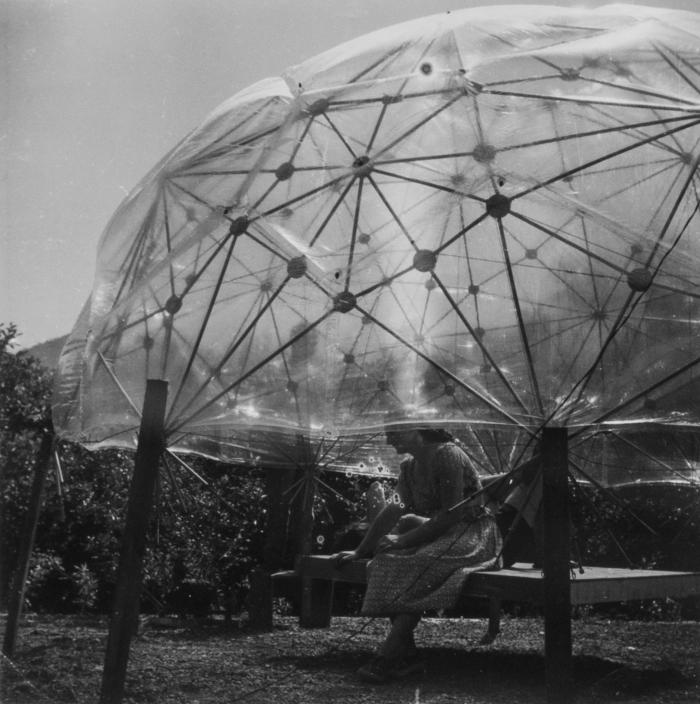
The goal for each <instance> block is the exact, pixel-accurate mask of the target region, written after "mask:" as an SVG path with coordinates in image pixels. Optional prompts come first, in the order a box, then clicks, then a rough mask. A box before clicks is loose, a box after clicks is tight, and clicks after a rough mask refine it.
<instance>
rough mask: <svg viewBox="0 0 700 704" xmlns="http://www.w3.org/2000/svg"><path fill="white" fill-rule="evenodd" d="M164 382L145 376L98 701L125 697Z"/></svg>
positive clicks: (159, 447) (161, 440) (159, 450)
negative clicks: (139, 422) (132, 470)
mask: <svg viewBox="0 0 700 704" xmlns="http://www.w3.org/2000/svg"><path fill="white" fill-rule="evenodd" d="M167 396H168V384H167V382H166V381H161V380H158V379H149V380H148V381H147V382H146V395H145V398H144V402H143V415H142V418H141V428H140V431H139V438H138V446H137V449H136V458H135V460H134V473H133V476H132V478H131V485H130V487H129V501H128V506H127V513H126V523H125V526H124V536H123V538H122V547H121V553H120V556H119V572H118V574H117V585H116V589H115V594H114V607H113V611H112V619H111V622H110V626H109V636H108V639H107V651H106V654H105V665H104V670H103V672H102V689H101V691H100V704H119V703H120V702H121V701H122V699H123V697H124V682H125V680H126V666H127V662H128V660H129V647H130V645H131V637H132V635H133V633H134V631H135V630H136V626H137V624H138V616H139V601H140V597H141V586H142V581H143V555H144V551H145V547H146V533H147V530H148V524H149V520H150V517H151V512H152V509H153V497H154V494H155V486H156V479H157V477H158V465H159V462H160V458H161V455H162V454H163V450H164V448H165V433H164V428H163V425H164V419H165V404H166V400H167Z"/></svg>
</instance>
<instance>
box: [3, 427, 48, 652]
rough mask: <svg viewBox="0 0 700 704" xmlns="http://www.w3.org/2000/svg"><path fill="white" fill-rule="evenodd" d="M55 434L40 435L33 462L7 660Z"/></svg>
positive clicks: (12, 594)
mask: <svg viewBox="0 0 700 704" xmlns="http://www.w3.org/2000/svg"><path fill="white" fill-rule="evenodd" d="M53 440H54V435H53V432H52V431H50V430H46V431H44V433H43V434H42V436H41V443H40V445H39V450H38V451H37V455H36V460H35V461H34V477H33V479H32V491H31V495H30V497H29V507H28V509H27V514H26V516H25V519H24V526H23V527H22V539H21V543H20V547H19V556H18V559H17V568H16V570H15V574H14V577H13V579H12V587H11V591H10V599H9V602H8V608H7V624H6V625H5V637H4V640H3V645H2V652H3V654H4V655H6V656H7V657H8V658H13V657H14V654H15V641H16V640H17V631H18V629H19V620H20V617H21V616H22V604H23V602H24V590H25V588H26V585H27V573H28V571H29V561H30V559H31V556H32V549H33V547H34V538H35V537H36V527H37V525H38V523H39V516H40V514H41V504H42V499H43V496H44V485H45V484H46V475H47V474H48V471H49V464H50V462H51V450H52V448H53Z"/></svg>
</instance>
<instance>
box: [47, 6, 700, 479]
mask: <svg viewBox="0 0 700 704" xmlns="http://www.w3.org/2000/svg"><path fill="white" fill-rule="evenodd" d="M699 50H700V22H699V20H698V16H697V15H695V14H694V13H686V12H677V11H661V10H653V9H651V8H641V7H630V6H611V7H607V8H597V9H596V10H591V11H587V10H580V9H575V10H574V9H562V8H554V7H539V8H513V7H511V8H508V11H507V12H505V11H504V10H503V9H499V8H477V9H473V10H464V11H460V12H453V13H450V14H446V15H440V16H436V17H434V18H428V19H426V20H421V21H418V22H413V23H407V24H405V25H400V26H398V27H396V28H388V29H386V30H383V31H381V32H377V33H373V34H372V35H368V37H364V38H360V39H359V40H356V41H355V42H350V43H347V44H344V45H342V46H340V47H338V48H336V49H334V50H331V51H329V52H326V53H325V54H323V55H321V56H320V57H316V58H312V59H310V60H309V61H308V62H306V63H304V64H301V65H300V66H297V67H294V68H292V69H289V70H288V71H287V72H285V74H284V78H283V79H271V80H269V81H265V82H262V83H260V84H256V85H255V86H253V87H251V88H250V89H248V90H246V91H244V92H243V93H241V94H239V95H237V96H234V97H233V98H231V99H230V100H229V101H227V102H226V103H225V104H224V105H222V106H220V107H219V108H218V109H217V110H215V111H214V113H212V115H211V116H210V117H209V118H207V120H205V122H203V123H202V125H201V126H200V127H199V128H198V129H196V130H194V131H193V132H192V133H191V134H190V135H188V136H187V137H186V138H185V139H184V140H183V142H182V143H181V144H180V145H178V146H176V147H175V148H174V149H173V151H172V152H171V153H170V154H169V155H167V156H166V157H165V158H164V159H163V160H162V161H161V162H160V163H159V164H158V165H157V166H156V167H155V168H154V169H153V170H152V171H151V172H150V173H149V174H148V175H147V176H146V177H145V178H144V180H143V181H142V182H141V183H140V184H139V186H138V187H137V188H136V189H135V190H134V191H133V192H132V193H131V194H130V196H129V197H128V198H127V199H126V201H125V202H124V204H122V206H121V207H120V209H119V210H118V211H117V213H116V214H115V216H114V217H113V219H112V221H111V222H110V224H109V226H108V228H107V230H106V231H105V233H104V235H103V237H102V240H101V243H100V252H99V254H98V265H97V271H96V277H95V285H94V289H93V294H92V297H91V301H90V302H89V304H88V306H87V307H86V310H85V311H84V314H83V315H82V316H81V319H80V321H79V323H78V324H77V326H76V330H75V331H74V334H73V335H72V337H71V342H70V344H69V345H67V347H66V349H65V351H64V355H63V358H62V360H61V365H60V370H59V376H58V381H57V386H56V393H55V402H54V411H55V420H56V425H57V428H58V430H59V432H60V433H61V434H62V435H63V436H65V437H68V438H71V439H74V440H77V441H80V442H83V443H86V444H88V445H91V446H106V445H118V446H133V443H134V438H135V435H136V430H137V429H138V425H139V411H140V408H141V404H142V402H143V393H144V389H145V380H146V379H147V378H161V379H166V380H167V381H168V382H169V397H168V411H167V419H166V428H167V432H168V442H169V445H170V447H172V448H174V449H179V450H181V451H186V452H195V453H199V454H205V455H208V456H214V457H219V458H221V459H226V460H229V461H237V462H241V463H249V462H250V461H261V462H268V463H270V462H272V460H270V459H268V458H269V457H273V456H277V457H278V459H279V458H280V457H284V456H286V455H288V454H289V452H288V450H286V449H284V448H287V447H292V446H293V445H294V438H295V437H296V436H297V435H300V434H301V435H304V436H305V437H308V438H310V439H312V440H313V441H314V442H315V443H318V444H319V446H322V445H323V444H324V443H325V444H328V443H329V442H331V443H335V444H334V446H333V449H332V450H329V451H328V456H329V457H332V458H335V459H333V460H330V459H329V460H328V464H329V466H330V465H332V468H336V469H338V470H340V471H361V472H362V471H366V472H370V468H369V465H370V463H369V462H368V460H367V458H368V457H369V456H372V457H374V458H375V460H376V461H375V462H373V463H372V464H373V465H377V464H381V465H382V466H383V464H382V462H384V459H382V462H380V461H379V460H377V459H376V458H378V457H380V454H381V453H380V450H381V452H383V453H384V454H385V455H386V454H387V451H386V448H385V447H384V449H382V445H381V443H382V442H383V439H382V429H383V427H384V425H385V423H386V422H395V421H397V420H398V421H405V422H411V423H414V424H415V423H421V424H430V425H444V426H445V427H449V428H452V429H454V430H455V431H456V432H457V433H458V434H459V435H460V437H461V438H462V440H463V442H464V445H465V447H468V448H472V449H470V452H472V454H473V455H474V459H475V461H477V462H483V463H484V465H489V466H490V467H491V468H492V471H498V468H499V467H504V466H507V464H508V462H507V461H506V458H508V457H510V458H511V459H510V460H509V461H510V462H513V461H515V459H517V457H518V454H519V452H520V451H521V450H522V451H523V452H525V454H527V453H528V452H530V451H531V448H532V446H533V442H535V439H536V435H537V433H538V432H539V430H540V429H541V428H542V426H544V425H547V424H549V425H552V424H559V425H566V426H568V427H569V428H571V429H572V432H574V433H577V434H578V435H577V437H581V438H582V439H585V438H588V439H589V440H587V442H590V443H592V444H595V443H600V442H602V440H601V438H602V435H601V433H606V432H608V431H609V430H611V429H613V430H614V432H615V433H616V434H618V435H620V434H622V435H624V434H625V433H628V434H630V435H629V437H633V436H634V433H635V432H636V431H635V430H634V429H635V428H648V427H650V426H651V425H653V426H656V425H663V426H668V427H673V428H679V427H680V428H682V432H683V433H685V432H689V431H690V432H692V429H693V428H694V427H696V426H697V424H698V421H700V412H699V409H698V404H697V401H696V394H694V393H692V391H689V390H692V389H694V388H695V384H696V383H697V381H696V380H697V377H698V363H699V362H700V352H699V351H698V350H700V345H699V344H698V332H699V331H698V323H699V321H700V306H699V305H698V277H699V274H698V272H699V271H700V266H699V265H700V240H698V238H697V236H696V235H697V231H698V192H697V185H698V184H697V176H696V172H697V163H698V159H699V158H700V152H698V148H697V143H698V136H699V135H700V56H699V54H698V52H699ZM669 432H670V431H669ZM496 437H497V438H498V439H497V441H496V440H494V438H496ZM683 437H686V436H685V435H684V436H683ZM331 438H332V439H333V440H330V439H331ZM611 438H612V436H610V435H608V436H607V437H606V442H607V443H608V444H610V443H611V442H612V443H613V444H615V443H618V440H614V441H613V439H611ZM582 442H583V440H582ZM684 442H685V441H684ZM494 444H495V445H498V446H499V449H498V450H497V451H496V450H494V448H493V446H494ZM623 444H624V443H623ZM681 444H682V445H683V443H681ZM686 445H687V443H686ZM686 445H683V446H684V447H685V446H686ZM276 446H279V448H283V449H281V450H279V451H278V450H276V449H275V447H276ZM341 446H342V447H343V448H344V449H342V451H341V450H340V448H341ZM662 446H663V443H661V445H658V446H655V447H652V448H651V450H650V454H651V455H652V456H654V455H655V453H656V454H657V456H658V453H659V452H661V449H659V448H660V447H662ZM628 447H629V444H628ZM516 449H517V451H516ZM667 450H668V448H667ZM667 450H666V451H667ZM686 450H687V451H684V452H685V454H684V459H678V458H676V459H673V463H674V464H673V466H674V467H681V466H682V465H683V462H685V465H684V466H685V467H686V469H685V470H684V471H685V473H686V476H689V474H688V473H690V474H692V472H694V471H695V470H694V466H695V465H694V464H693V462H694V461H695V460H693V459H692V456H693V455H694V450H693V449H692V448H691V449H688V448H686ZM606 452H607V450H606ZM615 452H617V453H618V455H619V456H622V455H620V452H621V451H620V450H617V449H616V450H615ZM322 454H323V452H322ZM589 454H590V453H589ZM324 456H325V455H324ZM256 458H260V459H259V460H257V459H256ZM668 459H669V461H671V457H670V455H669V456H668ZM581 461H582V462H584V460H583V459H582V460H581ZM585 462H588V465H586V466H588V467H590V466H591V463H594V462H593V460H591V459H590V458H589V459H586V460H585ZM393 463H394V464H395V459H394V460H393ZM628 463H629V462H628ZM688 463H689V464H688ZM387 464H390V462H389V461H388V460H387ZM657 464H658V463H657ZM360 465H362V467H361V466H360ZM640 466H642V465H640ZM644 466H647V465H644ZM371 471H372V472H374V469H372V470H371ZM596 471H597V472H598V475H600V476H602V474H603V472H604V470H603V469H602V468H599V469H597V470H596ZM640 471H641V470H640ZM645 471H649V472H652V470H651V469H648V470H645ZM370 473H371V472H370ZM608 477H609V475H608ZM611 481H612V480H611ZM625 481H626V480H625Z"/></svg>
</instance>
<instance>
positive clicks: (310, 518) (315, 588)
mask: <svg viewBox="0 0 700 704" xmlns="http://www.w3.org/2000/svg"><path fill="white" fill-rule="evenodd" d="M297 461H298V462H299V465H300V466H301V467H303V468H304V479H303V481H304V490H303V494H302V498H301V505H300V506H299V511H300V517H299V523H298V531H299V533H298V535H297V541H296V543H297V544H296V554H297V555H309V554H310V553H311V551H312V546H313V535H312V534H313V529H314V513H313V508H314V499H315V497H316V467H315V465H314V461H313V458H312V453H311V448H310V446H309V441H308V440H307V439H306V438H304V437H303V436H301V435H300V436H299V437H298V438H297ZM326 586H327V585H319V584H316V583H315V581H314V580H312V579H309V578H308V577H303V578H302V580H301V607H300V615H299V625H300V626H301V627H302V628H323V627H326V626H327V625H328V624H327V623H325V620H326V618H325V617H321V618H320V619H319V617H318V615H317V610H318V609H317V606H318V602H319V600H321V601H322V602H323V604H322V607H321V608H322V610H323V612H324V613H325V612H326V611H328V613H330V608H331V607H330V604H331V603H332V600H333V592H332V585H331V591H330V592H326V591H324V590H325V588H326Z"/></svg>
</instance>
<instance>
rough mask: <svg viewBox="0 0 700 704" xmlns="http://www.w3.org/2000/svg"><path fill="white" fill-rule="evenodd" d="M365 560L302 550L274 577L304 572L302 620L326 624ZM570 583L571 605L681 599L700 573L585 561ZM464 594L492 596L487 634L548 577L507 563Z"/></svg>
mask: <svg viewBox="0 0 700 704" xmlns="http://www.w3.org/2000/svg"><path fill="white" fill-rule="evenodd" d="M366 565H367V561H366V560H357V561H355V562H351V563H348V564H346V565H344V566H343V567H341V568H337V567H336V566H335V565H334V564H333V562H332V560H331V559H330V557H329V556H327V555H302V556H301V557H300V558H299V559H298V561H297V568H296V570H294V571H289V572H280V573H277V574H276V575H273V578H275V577H276V578H281V577H298V578H301V581H302V585H303V590H304V592H305V595H306V597H307V598H305V599H303V600H302V613H301V618H300V621H301V623H302V625H305V626H307V627H312V628H313V627H325V626H328V625H329V624H330V621H331V609H332V602H333V584H334V582H349V583H352V584H364V583H365V582H366V581H367V579H366ZM569 587H570V594H571V604H572V605H576V604H604V603H613V602H623V601H632V600H636V599H665V598H673V599H681V598H683V597H687V596H692V595H694V594H700V573H698V572H668V571H661V570H632V569H622V568H617V567H588V566H584V567H583V573H580V572H579V570H578V569H574V570H573V571H572V575H571V579H570V581H569ZM464 594H465V596H466V597H470V596H473V597H480V598H488V599H489V600H490V602H491V606H490V614H491V616H490V619H489V630H488V634H487V636H485V640H486V639H488V638H491V639H493V638H495V637H496V635H497V633H498V631H499V623H498V621H499V614H500V608H501V602H503V601H514V602H527V603H532V604H536V605H544V577H543V575H542V571H541V570H540V569H534V568H533V567H532V566H531V565H527V564H521V563H516V564H515V565H513V567H511V568H509V569H503V570H498V571H493V572H475V573H473V574H472V575H470V577H469V581H468V583H467V586H466V588H465V592H464ZM304 604H306V606H304Z"/></svg>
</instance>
